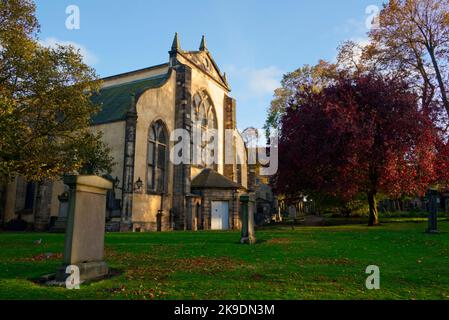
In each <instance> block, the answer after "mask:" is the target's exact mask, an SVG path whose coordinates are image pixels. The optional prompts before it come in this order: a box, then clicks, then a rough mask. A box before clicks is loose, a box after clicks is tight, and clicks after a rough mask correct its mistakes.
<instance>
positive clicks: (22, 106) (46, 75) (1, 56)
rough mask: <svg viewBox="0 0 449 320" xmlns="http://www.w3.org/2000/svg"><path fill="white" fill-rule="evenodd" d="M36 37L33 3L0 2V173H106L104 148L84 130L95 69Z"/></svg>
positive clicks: (108, 161) (91, 109) (40, 176)
mask: <svg viewBox="0 0 449 320" xmlns="http://www.w3.org/2000/svg"><path fill="white" fill-rule="evenodd" d="M38 33H39V24H38V21H37V19H36V17H35V5H34V3H33V2H32V1H30V0H2V1H0V132H1V133H2V134H1V136H0V175H1V176H3V177H8V176H9V177H13V176H17V175H20V176H23V177H25V178H27V179H28V180H33V181H44V180H46V179H55V178H58V177H60V176H61V175H64V174H76V173H87V172H88V173H92V174H99V173H106V172H108V171H110V169H111V166H112V164H113V163H112V158H111V157H110V156H109V149H108V147H107V146H106V145H105V144H104V143H103V142H102V141H101V134H98V133H97V134H94V133H92V132H91V131H90V130H89V125H90V119H91V117H92V115H93V114H94V113H95V112H97V111H98V108H97V107H96V106H94V105H93V104H92V102H91V100H90V96H91V93H94V92H96V91H97V90H98V89H99V86H100V82H99V81H98V77H97V75H96V73H95V71H94V70H93V69H92V68H90V67H89V66H87V65H86V64H84V63H83V60H82V56H81V55H80V53H79V51H77V50H75V48H73V47H71V46H57V47H56V48H48V47H44V46H42V45H40V44H39V42H38V38H37V36H38Z"/></svg>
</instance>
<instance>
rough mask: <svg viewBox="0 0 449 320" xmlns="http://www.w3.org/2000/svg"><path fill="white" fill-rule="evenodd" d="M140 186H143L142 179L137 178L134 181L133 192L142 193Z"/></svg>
mask: <svg viewBox="0 0 449 320" xmlns="http://www.w3.org/2000/svg"><path fill="white" fill-rule="evenodd" d="M142 187H143V182H142V179H140V177H139V179H137V181H136V183H135V184H134V192H135V193H142Z"/></svg>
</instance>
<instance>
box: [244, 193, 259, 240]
mask: <svg viewBox="0 0 449 320" xmlns="http://www.w3.org/2000/svg"><path fill="white" fill-rule="evenodd" d="M240 202H242V239H241V240H240V242H241V243H242V244H245V243H247V244H255V243H256V234H255V231H254V204H255V201H254V200H253V199H252V197H251V196H249V195H243V196H241V197H240Z"/></svg>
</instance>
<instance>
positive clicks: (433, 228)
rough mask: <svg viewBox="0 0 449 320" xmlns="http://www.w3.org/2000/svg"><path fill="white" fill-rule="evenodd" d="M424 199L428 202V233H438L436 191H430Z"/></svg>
mask: <svg viewBox="0 0 449 320" xmlns="http://www.w3.org/2000/svg"><path fill="white" fill-rule="evenodd" d="M426 198H427V200H428V202H429V228H428V229H427V232H428V233H438V207H439V206H440V195H439V193H438V191H437V190H434V189H431V190H429V191H428V192H427V195H426Z"/></svg>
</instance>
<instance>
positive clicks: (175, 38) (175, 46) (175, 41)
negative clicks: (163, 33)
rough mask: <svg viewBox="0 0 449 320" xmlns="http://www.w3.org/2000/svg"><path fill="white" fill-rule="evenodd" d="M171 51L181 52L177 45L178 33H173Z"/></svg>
mask: <svg viewBox="0 0 449 320" xmlns="http://www.w3.org/2000/svg"><path fill="white" fill-rule="evenodd" d="M171 50H172V51H179V50H181V44H180V43H179V37H178V33H177V32H176V33H175V37H174V38H173V44H172V45H171Z"/></svg>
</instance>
